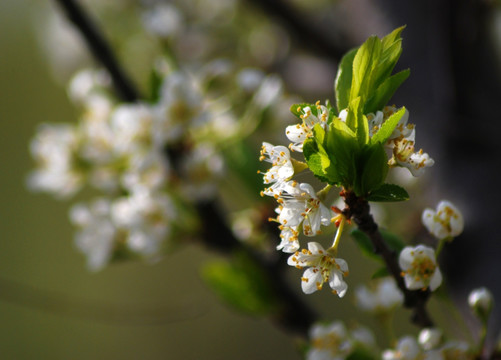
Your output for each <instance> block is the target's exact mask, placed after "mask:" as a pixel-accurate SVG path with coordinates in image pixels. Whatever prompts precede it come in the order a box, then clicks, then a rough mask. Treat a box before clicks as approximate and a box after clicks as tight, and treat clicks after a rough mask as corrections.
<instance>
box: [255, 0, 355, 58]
mask: <svg viewBox="0 0 501 360" xmlns="http://www.w3.org/2000/svg"><path fill="white" fill-rule="evenodd" d="M247 2H248V3H249V4H251V5H253V6H259V7H260V8H261V9H262V10H263V11H264V12H266V13H268V14H269V15H271V16H272V17H273V18H275V19H276V20H277V21H278V22H280V23H281V24H282V26H283V27H284V28H285V29H286V30H287V31H288V33H289V34H291V35H292V36H291V37H292V38H293V40H297V41H298V42H299V43H301V45H302V46H303V47H305V48H307V49H309V50H310V51H312V52H314V53H316V54H318V55H319V56H322V57H324V58H327V59H331V60H333V61H334V62H336V63H338V62H339V61H340V60H341V58H342V57H343V55H344V54H345V53H346V52H347V51H348V50H349V49H350V47H351V46H350V45H349V44H346V43H340V42H339V41H338V40H335V39H334V38H333V37H332V36H328V34H329V31H330V32H331V33H332V29H324V28H322V27H319V26H318V25H317V23H316V22H314V21H311V20H307V19H306V17H305V16H304V15H303V14H301V13H300V12H299V11H298V10H297V9H295V8H294V7H292V6H291V5H290V4H288V3H287V2H286V1H283V0H247Z"/></svg>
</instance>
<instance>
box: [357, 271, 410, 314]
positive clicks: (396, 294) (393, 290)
mask: <svg viewBox="0 0 501 360" xmlns="http://www.w3.org/2000/svg"><path fill="white" fill-rule="evenodd" d="M371 284H373V285H374V286H373V287H367V286H359V287H357V289H356V290H355V298H356V302H357V305H358V306H359V307H360V308H361V309H362V310H365V311H369V312H374V313H379V312H387V311H390V310H392V309H394V308H396V307H397V306H399V305H402V303H403V301H404V296H403V294H402V292H401V291H400V290H399V289H398V287H397V285H396V283H395V280H394V279H393V278H391V277H385V278H382V279H379V280H377V281H376V282H374V283H371Z"/></svg>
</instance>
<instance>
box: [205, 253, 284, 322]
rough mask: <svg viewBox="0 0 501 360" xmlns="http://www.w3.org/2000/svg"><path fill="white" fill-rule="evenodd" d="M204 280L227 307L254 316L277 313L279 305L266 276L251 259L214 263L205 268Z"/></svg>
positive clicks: (241, 258) (215, 261) (243, 258)
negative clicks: (275, 308)
mask: <svg viewBox="0 0 501 360" xmlns="http://www.w3.org/2000/svg"><path fill="white" fill-rule="evenodd" d="M202 279H203V280H204V281H205V283H206V284H207V285H208V286H209V287H210V288H211V289H212V290H213V291H214V292H215V293H216V294H217V295H218V296H219V297H220V298H221V299H222V300H223V301H225V302H226V303H227V304H229V305H231V306H232V307H234V308H235V309H237V310H239V311H242V312H245V313H248V314H253V315H263V314H267V313H269V312H271V311H273V310H274V307H275V304H276V301H275V298H274V297H273V296H272V293H273V292H272V290H271V287H270V284H269V282H268V280H267V278H266V276H265V275H264V274H263V273H262V271H261V269H260V268H259V267H258V266H257V265H256V264H255V263H253V261H252V260H250V259H249V258H248V257H242V256H240V257H237V258H235V259H232V261H231V262H229V261H225V260H214V261H212V262H209V263H207V264H205V265H204V266H203V268H202Z"/></svg>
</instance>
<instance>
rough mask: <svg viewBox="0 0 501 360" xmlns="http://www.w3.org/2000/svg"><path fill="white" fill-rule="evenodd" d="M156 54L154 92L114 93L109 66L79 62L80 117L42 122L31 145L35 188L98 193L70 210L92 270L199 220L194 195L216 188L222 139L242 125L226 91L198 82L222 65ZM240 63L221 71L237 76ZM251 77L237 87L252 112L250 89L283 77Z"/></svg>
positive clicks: (154, 250) (154, 245)
mask: <svg viewBox="0 0 501 360" xmlns="http://www.w3.org/2000/svg"><path fill="white" fill-rule="evenodd" d="M159 64H160V65H159V66H158V69H157V76H158V77H159V78H161V81H159V83H158V85H157V88H156V90H155V93H156V95H155V101H152V102H146V101H138V102H136V103H128V104H123V103H119V102H117V101H116V100H115V99H114V97H113V96H112V95H111V92H110V88H109V86H110V80H109V78H108V76H107V75H106V73H104V72H102V71H98V70H82V71H80V72H78V73H77V74H76V75H75V76H74V77H73V78H72V81H71V82H70V84H69V87H68V94H69V97H70V99H71V100H72V101H73V102H74V103H75V104H76V105H77V106H79V107H80V108H81V109H82V115H81V117H80V119H79V121H78V122H77V123H76V124H43V125H42V126H40V128H39V130H38V132H37V134H36V135H35V137H34V139H33V140H32V142H31V145H30V150H31V153H32V156H33V158H34V160H35V169H34V170H33V171H32V173H31V174H30V175H29V178H28V185H29V187H30V188H31V189H32V190H34V191H42V192H46V193H49V194H51V195H53V196H55V197H57V198H61V199H69V198H70V197H72V196H74V195H76V194H77V193H78V192H79V191H80V190H82V189H83V188H85V187H86V186H89V187H90V188H92V191H94V192H95V191H97V192H98V193H100V195H99V196H98V197H97V198H96V199H95V200H94V201H92V202H91V203H89V204H84V203H78V204H77V205H75V206H74V207H73V208H72V210H71V214H70V218H71V221H72V223H73V224H74V225H75V226H76V227H77V229H78V231H77V234H76V237H75V241H76V244H77V247H78V249H80V250H81V251H82V252H83V253H84V254H86V256H87V259H88V265H89V267H90V268H91V269H93V270H98V269H101V268H103V267H104V266H105V265H106V264H107V263H108V262H109V261H110V260H112V259H115V258H118V257H124V256H125V257H128V258H143V259H149V260H153V259H157V258H158V257H159V256H161V255H162V254H163V253H164V252H165V251H166V250H167V249H169V248H171V246H170V245H169V244H170V243H171V242H172V241H173V240H174V237H173V234H174V233H176V232H179V231H186V232H187V233H190V232H193V230H194V229H193V228H194V226H193V224H194V223H196V220H190V219H186V217H187V214H189V212H190V211H189V207H190V206H191V203H192V202H194V201H198V200H200V199H209V198H213V197H214V196H216V194H217V181H218V179H220V178H221V175H222V174H223V173H224V171H225V164H224V161H223V157H222V155H221V152H220V149H219V147H220V146H221V144H223V143H225V142H230V141H231V139H233V138H238V136H239V135H238V134H241V133H244V132H246V131H248V130H247V129H246V126H248V124H245V123H242V122H237V120H236V116H235V115H234V114H233V113H232V110H231V109H230V108H229V107H228V106H226V105H224V104H222V103H223V102H225V101H226V100H225V98H222V97H213V96H211V95H210V94H207V93H205V92H204V91H203V90H202V88H206V87H207V86H206V83H210V82H212V81H214V78H215V77H217V76H223V75H222V69H221V66H219V70H217V71H216V69H215V64H213V65H212V67H211V66H209V65H208V66H207V67H206V68H205V69H204V70H203V71H202V72H201V74H198V75H193V74H191V73H188V72H186V71H183V70H172V69H171V68H169V66H167V64H166V63H164V62H162V61H160V63H159ZM223 68H224V67H223ZM225 68H226V69H227V70H225V71H226V72H228V71H230V70H229V68H228V67H227V66H226V67H225ZM242 71H243V70H242ZM242 71H240V72H235V71H233V72H232V74H226V75H224V76H227V77H229V78H232V79H233V80H232V81H234V82H235V83H239V81H240V80H239V75H240V74H241V73H242ZM223 73H224V71H223ZM254 78H255V79H254V80H255V81H254V85H253V86H252V87H251V88H249V86H247V88H246V90H245V91H244V90H242V94H241V96H243V97H245V98H250V99H251V105H249V107H251V108H252V111H251V113H252V114H254V115H255V114H257V113H258V112H259V111H264V109H266V107H267V106H269V105H270V104H269V103H263V102H262V101H261V100H259V99H258V100H255V101H254V102H253V101H252V99H253V98H254V97H256V96H257V95H258V94H261V95H260V96H261V97H263V96H265V97H267V98H269V99H270V100H271V101H273V100H276V99H277V97H279V96H280V92H281V90H280V89H281V82H280V81H279V79H276V78H273V77H266V76H264V75H263V76H261V77H260V76H259V74H256V73H254ZM243 86H244V85H242V86H241V87H243ZM257 101H261V103H259V104H257V103H256V102H257ZM249 116H250V115H249ZM172 152H174V154H171V153H172ZM171 155H172V157H173V158H175V162H173V161H170V160H169V158H170V157H171ZM181 179H182V181H181ZM180 214H184V215H183V216H180ZM188 217H189V215H188ZM185 224H190V225H189V226H188V225H187V226H186V228H183V226H185Z"/></svg>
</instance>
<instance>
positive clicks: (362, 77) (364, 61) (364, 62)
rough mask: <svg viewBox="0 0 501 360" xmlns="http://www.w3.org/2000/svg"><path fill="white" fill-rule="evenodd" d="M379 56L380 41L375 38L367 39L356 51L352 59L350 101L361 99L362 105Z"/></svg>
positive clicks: (371, 83) (371, 81) (370, 85)
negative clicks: (358, 97)
mask: <svg viewBox="0 0 501 360" xmlns="http://www.w3.org/2000/svg"><path fill="white" fill-rule="evenodd" d="M380 56H381V40H379V38H378V37H377V36H371V37H370V38H369V39H367V40H366V41H365V42H364V43H363V44H362V46H360V48H359V49H358V51H357V54H356V55H355V58H354V59H353V80H352V83H351V91H350V100H352V99H355V98H356V97H357V96H360V97H361V98H362V103H364V102H365V101H366V100H367V95H368V94H369V91H370V89H371V87H372V85H373V81H374V78H373V75H374V71H375V69H376V67H377V65H378V62H379V57H380Z"/></svg>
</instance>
